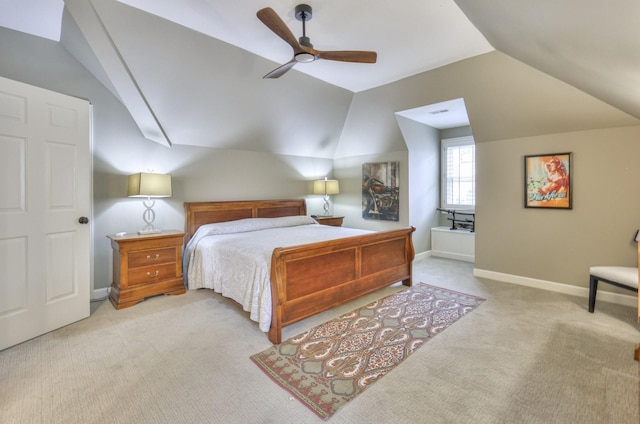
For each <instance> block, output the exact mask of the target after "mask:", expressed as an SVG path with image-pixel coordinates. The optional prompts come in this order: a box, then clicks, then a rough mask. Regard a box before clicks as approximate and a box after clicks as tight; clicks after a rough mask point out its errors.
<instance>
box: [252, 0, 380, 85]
mask: <svg viewBox="0 0 640 424" xmlns="http://www.w3.org/2000/svg"><path fill="white" fill-rule="evenodd" d="M312 15H313V13H312V10H311V6H309V5H307V4H299V5H297V6H296V8H295V16H296V19H297V20H299V21H302V37H300V38H299V39H296V37H295V36H294V35H293V33H292V32H291V30H290V29H289V28H288V27H287V25H286V24H285V23H284V21H283V20H282V19H280V17H279V16H278V14H277V13H276V12H275V11H274V10H273V9H272V8H270V7H265V8H264V9H260V10H259V11H258V13H257V16H258V19H260V20H261V21H262V23H263V24H265V25H266V26H267V27H268V28H269V29H270V30H271V31H273V32H274V33H275V34H276V35H277V36H279V37H280V38H282V39H283V40H284V41H286V42H287V44H289V45H290V46H291V47H292V48H293V57H292V58H291V60H290V61H289V62H287V63H285V64H284V65H281V66H279V67H278V68H276V69H274V70H273V71H271V72H269V73H268V74H267V75H265V76H264V77H263V78H279V77H281V76H282V75H284V74H285V73H286V72H287V71H288V70H289V69H291V68H293V66H294V65H295V64H296V63H309V62H313V61H315V60H318V59H326V60H338V61H341V62H358V63H376V59H377V56H378V55H377V53H376V52H369V51H355V50H338V51H321V50H316V49H314V48H313V44H311V40H310V39H309V37H307V34H306V27H305V24H306V22H307V21H309V20H311V17H312Z"/></svg>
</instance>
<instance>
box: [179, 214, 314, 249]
mask: <svg viewBox="0 0 640 424" xmlns="http://www.w3.org/2000/svg"><path fill="white" fill-rule="evenodd" d="M309 224H317V221H316V220H315V219H313V218H311V217H310V216H306V215H295V216H282V217H279V218H245V219H238V220H235V221H226V222H216V223H213V224H205V225H202V226H200V228H198V230H197V231H196V233H195V234H194V235H193V237H192V239H191V240H190V241H189V244H190V245H191V244H195V243H197V242H198V241H199V240H200V239H201V238H203V237H205V236H212V235H220V234H233V233H245V232H247V231H258V230H265V229H267V228H281V227H296V226H299V225H309Z"/></svg>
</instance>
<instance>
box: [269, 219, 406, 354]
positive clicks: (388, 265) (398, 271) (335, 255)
mask: <svg viewBox="0 0 640 424" xmlns="http://www.w3.org/2000/svg"><path fill="white" fill-rule="evenodd" d="M414 231H415V228H413V227H407V228H403V229H399V230H392V231H384V232H376V233H371V234H365V235H360V236H355V237H348V238H342V239H338V240H330V241H325V242H319V243H313V244H306V245H301V246H294V247H286V248H277V249H275V250H274V252H273V255H272V259H271V296H272V299H273V314H272V317H271V328H270V330H269V340H270V341H271V342H272V343H274V344H279V343H280V342H281V341H282V340H281V339H282V328H283V327H285V326H287V325H289V324H292V323H294V322H296V321H300V320H302V319H304V318H307V317H310V316H312V315H314V314H317V313H319V312H322V311H325V310H327V309H330V308H333V307H335V306H338V305H341V304H343V303H346V302H348V301H350V300H353V299H355V298H358V297H360V296H363V295H365V294H367V293H371V292H373V291H376V290H379V289H381V288H383V287H386V286H389V285H391V284H394V283H396V282H398V281H402V283H403V284H404V285H406V286H410V285H411V275H412V262H413V258H414V256H415V253H414V250H413V242H412V240H411V235H412V233H413V232H414Z"/></svg>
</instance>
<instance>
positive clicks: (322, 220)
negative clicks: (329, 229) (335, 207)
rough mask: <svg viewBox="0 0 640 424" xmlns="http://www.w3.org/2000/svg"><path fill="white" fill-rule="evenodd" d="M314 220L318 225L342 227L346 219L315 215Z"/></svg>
mask: <svg viewBox="0 0 640 424" xmlns="http://www.w3.org/2000/svg"><path fill="white" fill-rule="evenodd" d="M312 218H313V219H315V220H316V221H318V223H319V224H322V225H331V226H333V227H342V220H343V219H344V216H323V215H319V216H315V215H314V216H313V217H312Z"/></svg>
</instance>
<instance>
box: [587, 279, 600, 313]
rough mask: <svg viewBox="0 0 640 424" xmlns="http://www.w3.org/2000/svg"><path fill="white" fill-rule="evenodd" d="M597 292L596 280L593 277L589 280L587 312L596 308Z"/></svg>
mask: <svg viewBox="0 0 640 424" xmlns="http://www.w3.org/2000/svg"><path fill="white" fill-rule="evenodd" d="M597 291H598V279H597V278H596V277H594V276H593V275H591V276H590V278H589V312H591V313H593V311H594V309H595V308H596V292H597Z"/></svg>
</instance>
